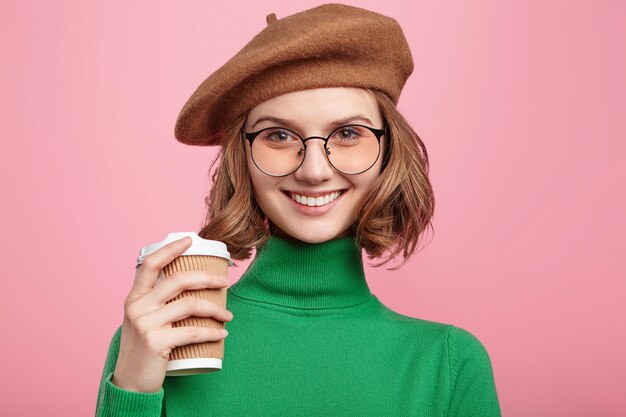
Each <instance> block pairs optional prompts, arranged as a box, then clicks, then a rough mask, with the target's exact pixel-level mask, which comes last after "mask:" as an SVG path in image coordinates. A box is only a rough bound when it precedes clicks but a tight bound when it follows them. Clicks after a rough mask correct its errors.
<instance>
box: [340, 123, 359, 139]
mask: <svg viewBox="0 0 626 417" xmlns="http://www.w3.org/2000/svg"><path fill="white" fill-rule="evenodd" d="M333 136H335V137H336V139H339V140H342V141H349V140H352V139H356V138H359V137H361V130H360V129H359V128H358V127H357V126H343V127H340V128H339V129H337V131H336V132H335V134H334V135H333Z"/></svg>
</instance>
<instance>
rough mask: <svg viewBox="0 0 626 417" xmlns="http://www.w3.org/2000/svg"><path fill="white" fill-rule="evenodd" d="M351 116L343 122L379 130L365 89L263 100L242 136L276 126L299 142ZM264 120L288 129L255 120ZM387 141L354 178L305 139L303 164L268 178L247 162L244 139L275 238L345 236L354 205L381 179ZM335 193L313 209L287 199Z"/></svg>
mask: <svg viewBox="0 0 626 417" xmlns="http://www.w3.org/2000/svg"><path fill="white" fill-rule="evenodd" d="M353 116H360V117H359V118H356V117H355V119H354V120H350V121H347V122H346V123H343V124H350V123H354V124H361V125H366V126H370V127H374V128H377V129H382V127H383V118H382V115H381V113H380V110H379V109H378V104H377V103H376V100H375V99H374V98H373V97H372V96H370V95H369V94H367V92H366V91H365V90H362V89H358V88H344V87H332V88H317V89H310V90H301V91H295V92H291V93H287V94H283V95H280V96H277V97H273V98H271V99H269V100H267V101H264V102H263V103H261V104H259V105H257V106H256V107H254V108H252V109H251V110H250V112H249V113H248V116H247V118H246V121H245V124H244V126H243V128H244V131H245V132H256V131H258V130H261V129H263V128H266V127H275V126H278V127H284V128H290V129H291V130H294V131H295V132H297V133H298V134H299V135H300V136H302V137H303V138H308V137H310V136H322V137H324V138H325V137H327V136H328V135H329V134H330V133H331V132H332V131H333V130H334V129H335V128H336V127H337V126H335V127H331V126H332V124H333V122H336V121H338V120H345V119H349V118H351V117H353ZM264 117H274V118H279V119H282V120H287V121H289V125H283V124H281V123H278V122H276V121H271V120H261V121H258V120H259V119H261V118H264ZM257 121H258V123H257ZM386 140H387V138H386V137H385V136H384V135H383V136H382V137H381V140H380V144H381V147H380V149H381V151H380V155H379V158H378V160H377V161H376V163H375V164H374V166H372V167H371V168H370V169H369V170H367V171H365V172H363V173H361V174H356V175H345V174H342V173H340V172H339V171H337V170H335V169H334V168H333V167H332V166H331V165H330V164H329V163H328V160H327V159H326V156H325V152H324V143H323V141H322V140H316V139H312V140H309V141H307V142H306V144H307V148H306V155H305V158H304V161H303V162H302V165H300V167H299V168H298V169H297V170H296V171H295V172H293V173H292V174H289V175H287V176H284V177H272V176H269V175H266V174H265V173H263V172H262V171H260V170H259V168H257V166H256V165H255V164H254V162H253V161H252V157H251V154H250V143H249V141H247V140H246V141H244V142H245V143H244V146H245V148H246V157H247V160H248V168H249V170H250V177H251V180H252V187H253V191H254V196H255V198H256V201H257V202H258V204H259V206H260V207H261V209H262V210H263V212H264V213H265V215H266V216H267V217H268V218H269V220H270V222H271V223H273V225H274V226H276V227H277V228H278V232H277V233H278V234H281V235H288V236H291V237H294V238H296V239H298V240H301V241H304V242H309V243H320V242H325V241H328V240H332V239H335V238H337V237H341V236H346V235H348V234H349V233H350V226H351V225H352V223H353V222H354V221H355V220H356V213H357V208H358V205H359V201H360V200H361V198H362V197H363V195H364V194H365V192H366V191H367V190H368V189H369V188H370V187H371V186H372V184H373V183H374V181H375V180H376V178H377V177H378V176H379V175H380V169H381V165H382V159H383V158H382V149H384V144H385V141H386ZM335 192H340V195H339V197H337V198H336V199H335V200H334V201H332V202H329V203H328V204H324V205H322V206H315V207H310V206H308V205H303V204H301V203H298V202H296V200H294V199H293V198H292V197H291V196H292V195H293V193H296V194H300V195H304V196H308V197H316V198H317V197H319V196H325V195H328V194H332V193H335ZM306 201H308V199H307V200H306Z"/></svg>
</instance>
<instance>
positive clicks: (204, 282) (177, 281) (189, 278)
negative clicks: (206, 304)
mask: <svg viewBox="0 0 626 417" xmlns="http://www.w3.org/2000/svg"><path fill="white" fill-rule="evenodd" d="M227 285H228V278H226V277H224V276H222V275H218V274H215V273H212V272H209V271H179V272H175V273H174V274H172V275H170V276H169V277H168V278H166V279H165V280H164V281H163V282H161V283H160V284H159V285H158V286H156V287H155V288H154V289H153V290H152V291H151V292H150V294H149V296H148V297H146V302H147V303H149V304H151V305H163V304H165V303H166V302H167V301H169V300H171V299H173V298H175V297H176V296H178V295H179V294H180V293H182V292H183V291H185V290H200V289H204V288H223V287H226V286H227Z"/></svg>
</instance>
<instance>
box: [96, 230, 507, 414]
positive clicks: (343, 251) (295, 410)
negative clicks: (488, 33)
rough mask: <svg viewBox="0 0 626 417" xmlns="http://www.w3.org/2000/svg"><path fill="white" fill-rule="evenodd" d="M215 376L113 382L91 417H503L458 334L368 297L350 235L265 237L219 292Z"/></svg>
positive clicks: (484, 370)
mask: <svg viewBox="0 0 626 417" xmlns="http://www.w3.org/2000/svg"><path fill="white" fill-rule="evenodd" d="M227 297H228V298H227V305H226V306H227V308H228V309H229V310H230V311H232V312H233V314H234V318H233V320H232V321H230V322H227V323H226V328H227V329H228V332H229V335H228V336H227V337H226V339H225V340H224V359H223V364H222V370H220V371H217V372H213V373H208V374H200V375H191V376H171V377H170V376H167V377H165V381H164V383H163V388H162V389H161V391H159V392H156V393H139V392H132V391H126V390H123V389H121V388H119V387H117V386H115V385H113V384H112V383H111V377H112V375H113V371H114V370H115V364H116V361H117V355H118V352H119V344H120V333H121V326H120V327H119V328H118V329H117V331H116V332H115V334H114V335H113V339H112V341H111V344H110V347H109V351H108V355H107V358H106V363H105V365H104V371H103V373H102V379H101V384H100V390H99V393H98V401H97V406H96V416H97V417H100V416H120V417H121V416H134V417H159V416H163V415H167V416H168V417H183V416H184V417H199V416H203V417H225V416H236V417H242V416H291V415H297V416H315V417H321V416H355V417H356V416H358V417H366V416H429V417H430V416H450V417H452V416H456V417H460V416H474V417H491V416H500V415H501V414H500V406H499V403H498V397H497V393H496V388H495V384H494V378H493V371H492V367H491V361H490V359H489V356H488V354H487V351H486V350H485V348H484V346H483V345H482V344H481V342H480V341H479V340H478V339H477V338H476V337H475V336H473V335H472V334H471V333H469V332H468V331H466V330H463V329H461V328H459V327H455V326H452V325H449V324H444V323H437V322H433V321H427V320H422V319H418V318H413V317H408V316H404V315H401V314H398V313H396V312H394V311H392V310H390V309H389V308H387V307H386V306H385V305H383V304H382V303H381V302H380V301H379V300H378V298H377V297H376V296H375V295H374V294H372V293H371V292H370V289H369V287H368V285H367V283H366V280H365V276H364V271H363V263H362V254H361V250H360V249H359V248H358V247H357V246H356V245H355V243H354V240H353V238H352V237H345V238H339V239H336V240H332V241H328V242H324V243H320V244H309V243H305V242H301V241H298V240H294V239H290V238H283V237H278V236H272V237H271V238H270V240H269V241H268V242H267V243H266V244H265V245H264V246H262V247H261V248H259V249H258V250H257V254H256V257H255V259H254V260H253V262H252V263H251V264H250V266H249V268H248V270H247V271H246V272H245V273H244V274H243V276H242V277H241V278H240V280H239V281H238V282H237V283H235V284H233V285H232V286H231V287H230V288H229V289H228V296H227Z"/></svg>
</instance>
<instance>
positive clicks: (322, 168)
mask: <svg viewBox="0 0 626 417" xmlns="http://www.w3.org/2000/svg"><path fill="white" fill-rule="evenodd" d="M333 173H334V171H333V167H332V166H331V165H330V163H329V162H328V159H326V149H325V148H324V141H323V140H321V139H310V140H308V141H307V148H306V153H305V154H304V161H302V165H300V167H299V168H298V169H297V170H296V171H295V172H294V176H295V178H296V179H297V180H298V181H305V182H308V183H311V184H319V183H321V182H324V181H326V180H328V179H330V178H332V176H333Z"/></svg>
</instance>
